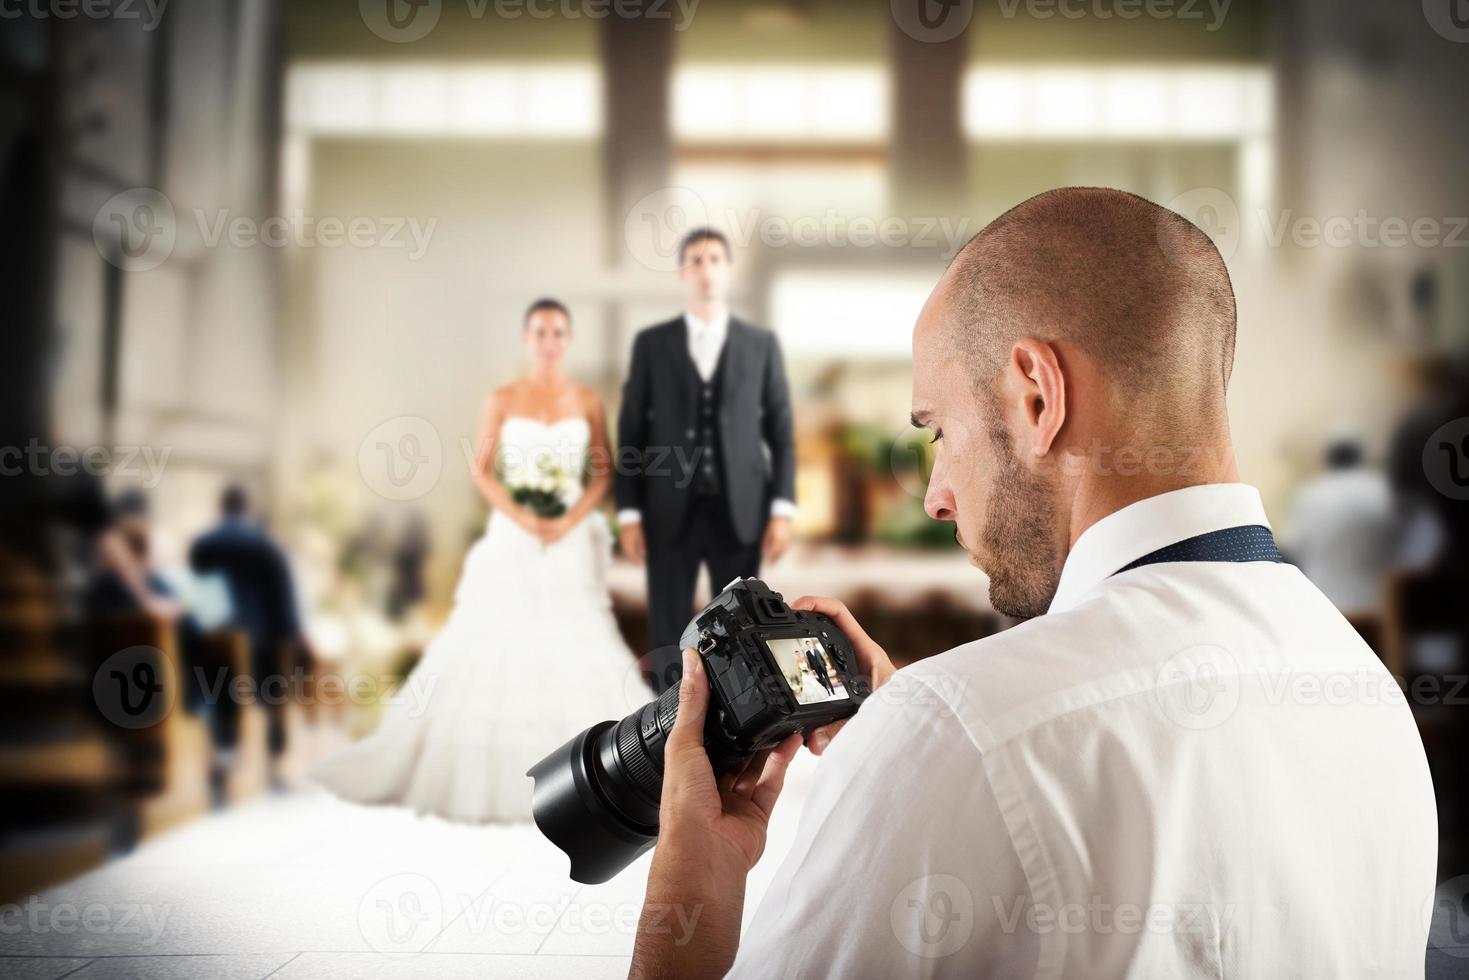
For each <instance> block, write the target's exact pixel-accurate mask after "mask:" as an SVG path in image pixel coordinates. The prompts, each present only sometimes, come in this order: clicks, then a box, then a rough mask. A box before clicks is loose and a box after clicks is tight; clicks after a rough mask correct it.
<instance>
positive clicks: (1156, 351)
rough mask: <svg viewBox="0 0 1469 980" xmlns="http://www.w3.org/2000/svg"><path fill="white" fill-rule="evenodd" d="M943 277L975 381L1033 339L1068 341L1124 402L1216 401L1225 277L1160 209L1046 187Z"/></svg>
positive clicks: (1226, 303) (1100, 192)
mask: <svg viewBox="0 0 1469 980" xmlns="http://www.w3.org/2000/svg"><path fill="white" fill-rule="evenodd" d="M946 279H947V280H948V283H947V285H948V290H947V299H948V315H947V318H946V319H947V321H948V324H949V327H950V329H951V330H952V331H953V340H954V342H955V344H956V347H957V349H958V350H959V351H960V352H961V354H962V356H963V357H964V358H965V360H966V362H967V363H968V365H969V366H970V368H971V370H972V371H973V373H974V376H975V380H976V382H977V383H978V384H980V385H981V386H983V385H986V384H988V383H990V382H992V381H993V379H994V378H995V376H996V375H997V374H998V373H999V370H1000V366H1001V364H1002V363H1003V361H1004V358H1005V356H1006V354H1007V353H1008V351H1009V348H1010V345H1011V344H1012V343H1013V342H1014V341H1015V340H1016V339H1017V338H1019V337H1026V336H1029V337H1035V338H1037V339H1040V340H1046V341H1052V342H1054V341H1064V342H1069V343H1070V344H1072V345H1074V346H1075V347H1076V348H1078V349H1080V350H1081V351H1083V352H1084V353H1085V354H1087V355H1088V356H1089V357H1090V358H1092V359H1093V360H1094V361H1095V362H1096V364H1097V366H1098V367H1099V368H1100V369H1101V370H1103V371H1104V372H1106V373H1107V374H1109V375H1110V376H1111V377H1112V379H1113V380H1114V381H1115V382H1116V383H1117V384H1118V385H1119V386H1120V391H1122V392H1123V393H1125V394H1127V395H1129V396H1131V397H1134V398H1143V399H1145V400H1149V401H1152V400H1154V399H1155V397H1156V398H1157V399H1158V400H1161V401H1164V402H1166V401H1167V400H1168V399H1169V396H1170V395H1173V394H1178V393H1188V395H1189V396H1190V400H1191V401H1192V402H1193V404H1194V405H1196V406H1197V405H1198V404H1199V401H1200V399H1201V396H1202V397H1209V396H1214V395H1217V397H1218V398H1219V400H1220V402H1221V404H1222V400H1223V393H1224V387H1225V385H1226V384H1227V383H1228V381H1229V373H1230V369H1231V366H1232V364H1233V361H1234V330H1235V308H1234V290H1233V289H1232V287H1231V286H1230V282H1229V272H1228V271H1227V270H1226V269H1225V267H1224V260H1223V259H1222V258H1221V257H1220V255H1219V251H1218V249H1216V248H1215V247H1214V243H1213V242H1212V241H1211V240H1210V239H1209V236H1208V235H1206V234H1204V233H1203V232H1202V231H1201V230H1199V228H1197V227H1196V226H1195V225H1193V224H1192V223H1190V222H1189V221H1188V220H1186V219H1185V218H1183V217H1181V216H1179V215H1178V214H1176V213H1174V212H1172V211H1170V210H1168V209H1167V208H1164V207H1160V206H1158V205H1157V204H1154V203H1152V202H1151V201H1148V200H1146V199H1144V198H1141V197H1138V196H1137V195H1136V194H1128V193H1126V192H1125V191H1117V190H1108V189H1105V188H1099V187H1063V188H1060V189H1058V190H1053V191H1047V192H1045V193H1044V194H1038V195H1036V196H1035V197H1032V198H1030V199H1029V200H1027V201H1025V202H1023V203H1021V204H1018V205H1016V206H1015V207H1013V208H1011V209H1010V210H1009V211H1006V212H1005V213H1004V214H1002V215H1000V217H998V218H996V219H995V220H994V221H993V222H991V223H990V224H989V225H988V226H987V227H986V228H985V229H984V230H983V231H981V232H980V233H979V234H977V235H975V236H974V237H973V238H972V239H970V240H969V243H968V244H967V245H965V246H964V248H963V249H961V250H960V252H959V254H958V255H957V256H955V258H954V261H953V263H952V264H951V265H950V267H949V272H948V275H947V276H946ZM1157 407H1160V408H1163V407H1164V406H1163V405H1158V406H1157ZM1165 411H1166V408H1165Z"/></svg>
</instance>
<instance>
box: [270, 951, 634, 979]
mask: <svg viewBox="0 0 1469 980" xmlns="http://www.w3.org/2000/svg"><path fill="white" fill-rule="evenodd" d="M627 968H628V959H627V958H626V957H615V956H614V957H601V956H484V955H474V954H469V953H459V954H446V953H424V954H421V955H419V956H408V957H393V958H389V957H384V956H377V955H372V954H362V953H353V954H340V953H336V954H334V953H303V954H302V955H301V956H298V957H297V958H296V959H294V960H292V961H291V962H290V963H288V964H287V965H286V966H285V967H284V968H283V969H281V971H280V972H279V973H276V974H275V975H274V976H272V977H271V978H270V980H420V978H421V980H485V978H494V980H568V978H578V980H623V978H625V977H626V976H627Z"/></svg>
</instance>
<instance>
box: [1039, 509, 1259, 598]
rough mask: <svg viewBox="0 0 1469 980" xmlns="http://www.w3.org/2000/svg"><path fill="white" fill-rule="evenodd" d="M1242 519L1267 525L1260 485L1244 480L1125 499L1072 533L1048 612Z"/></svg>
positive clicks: (1244, 521)
mask: <svg viewBox="0 0 1469 980" xmlns="http://www.w3.org/2000/svg"><path fill="white" fill-rule="evenodd" d="M1245 524H1263V525H1264V526H1265V527H1269V526H1270V522H1269V520H1267V519H1266V517H1265V506H1264V505H1263V504H1262V503H1261V502H1260V491H1258V490H1256V489H1255V488H1254V487H1252V486H1249V485H1248V484H1244V483H1209V484H1204V485H1202V486H1197V487H1184V488H1183V489H1182V490H1171V491H1169V492H1168V493H1160V494H1158V495H1157V496H1156V497H1147V498H1145V499H1143V500H1139V501H1137V502H1135V503H1131V504H1128V505H1127V506H1126V507H1123V508H1122V509H1121V510H1118V511H1114V512H1113V513H1111V514H1108V515H1107V516H1106V517H1104V518H1102V519H1101V520H1100V521H1097V523H1095V524H1093V525H1092V526H1091V527H1089V528H1087V529H1086V530H1085V531H1083V532H1081V537H1079V538H1077V539H1076V544H1075V545H1073V546H1072V548H1071V554H1069V555H1067V556H1066V564H1065V565H1063V566H1062V568H1061V581H1060V582H1059V583H1057V585H1056V595H1055V597H1054V598H1052V599H1051V607H1050V609H1049V610H1048V611H1049V612H1064V611H1065V610H1067V609H1070V608H1072V607H1074V606H1075V605H1076V604H1077V603H1078V602H1080V601H1081V599H1082V598H1083V597H1085V596H1086V594H1087V593H1088V592H1090V591H1092V589H1093V588H1095V587H1096V586H1097V585H1099V584H1101V582H1102V581H1103V580H1104V579H1106V578H1107V577H1108V576H1110V575H1112V573H1114V572H1116V571H1117V570H1118V569H1120V568H1122V567H1123V566H1124V565H1127V564H1130V563H1131V562H1134V561H1136V560H1137V559H1139V558H1141V557H1143V556H1144V555H1148V554H1152V553H1153V552H1154V551H1157V550H1158V549H1159V548H1163V547H1166V546H1167V545H1170V544H1173V543H1175V542H1178V541H1182V540H1184V539H1185V538H1192V537H1195V536H1196V535H1200V534H1207V533H1208V532H1210V531H1218V530H1222V529H1223V528H1227V527H1239V526H1241V525H1245Z"/></svg>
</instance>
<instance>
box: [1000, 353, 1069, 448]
mask: <svg viewBox="0 0 1469 980" xmlns="http://www.w3.org/2000/svg"><path fill="white" fill-rule="evenodd" d="M1005 372H1006V374H1008V375H1009V381H1010V384H1009V385H1007V387H1008V388H1009V389H1010V392H1011V393H1012V398H1013V401H1012V405H1013V406H1014V407H1015V408H1017V409H1018V413H1017V414H1018V419H1019V422H1020V425H1019V430H1020V431H1019V436H1020V440H1021V448H1022V450H1023V451H1028V452H1029V453H1031V454H1033V455H1035V456H1044V455H1045V454H1046V453H1048V452H1050V451H1051V447H1052V445H1053V444H1054V443H1055V441H1056V437H1057V435H1059V434H1060V432H1061V426H1063V425H1065V424H1066V376H1065V375H1064V374H1063V373H1062V371H1061V361H1060V358H1058V357H1057V356H1056V348H1055V347H1053V346H1051V345H1050V344H1049V343H1047V342H1046V341H1044V340H1036V339H1034V338H1033V337H1022V338H1020V339H1019V340H1017V341H1015V345H1014V346H1013V347H1011V348H1010V361H1009V363H1008V364H1007V365H1006V366H1005Z"/></svg>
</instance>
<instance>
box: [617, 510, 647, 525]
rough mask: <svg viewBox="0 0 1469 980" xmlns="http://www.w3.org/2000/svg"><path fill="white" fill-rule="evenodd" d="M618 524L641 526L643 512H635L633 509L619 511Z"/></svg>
mask: <svg viewBox="0 0 1469 980" xmlns="http://www.w3.org/2000/svg"><path fill="white" fill-rule="evenodd" d="M617 523H618V524H641V523H643V512H642V511H640V510H634V509H633V508H631V507H628V508H625V509H623V510H619V511H618V512H617Z"/></svg>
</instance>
